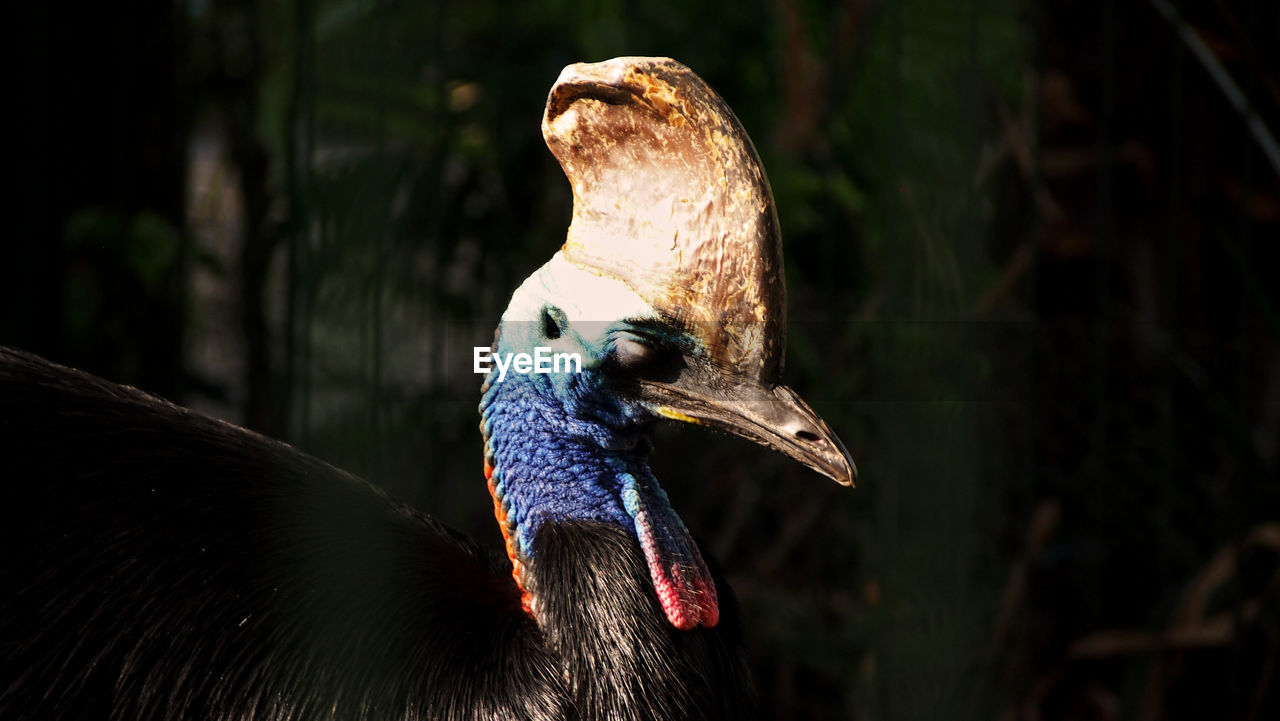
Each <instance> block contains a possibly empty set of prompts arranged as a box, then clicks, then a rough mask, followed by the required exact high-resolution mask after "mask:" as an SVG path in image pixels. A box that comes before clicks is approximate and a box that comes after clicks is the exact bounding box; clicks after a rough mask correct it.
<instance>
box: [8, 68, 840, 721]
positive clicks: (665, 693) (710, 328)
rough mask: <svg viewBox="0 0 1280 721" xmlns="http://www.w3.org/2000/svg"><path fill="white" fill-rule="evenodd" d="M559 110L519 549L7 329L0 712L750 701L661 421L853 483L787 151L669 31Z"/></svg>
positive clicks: (512, 314) (486, 417) (440, 713)
mask: <svg viewBox="0 0 1280 721" xmlns="http://www.w3.org/2000/svg"><path fill="white" fill-rule="evenodd" d="M543 133H544V135H545V137H546V140H547V143H548V145H549V146H550V148H551V150H552V152H553V153H554V154H555V156H556V157H557V158H558V159H559V161H560V163H561V164H562V166H563V167H564V170H565V173H566V175H567V176H568V178H569V180H570V182H571V184H572V186H573V195H574V215H573V221H572V225H571V226H570V228H569V231H568V238H567V241H566V242H565V244H564V246H563V247H562V248H561V249H560V251H558V252H557V253H556V254H555V255H554V256H553V257H552V259H551V260H550V261H549V262H548V263H547V264H546V265H544V266H543V267H542V268H541V269H539V270H538V271H537V272H535V273H534V274H533V275H532V276H531V277H530V278H529V279H528V280H526V281H525V282H524V283H523V284H522V285H521V286H520V288H519V289H518V290H517V291H516V292H515V294H514V296H513V297H512V299H511V303H510V306H509V307H508V308H507V310H506V312H505V313H504V314H503V316H502V319H501V322H500V326H499V329H498V333H497V334H496V336H495V341H494V345H493V356H494V358H495V359H503V358H505V359H507V360H508V361H509V360H510V359H511V358H515V357H518V354H520V353H526V354H529V355H531V356H536V355H537V353H538V351H537V349H539V348H542V349H544V351H545V352H547V353H553V354H554V353H563V354H565V357H566V358H568V357H571V356H575V355H576V357H577V359H578V360H579V363H578V364H577V365H576V366H574V365H571V364H570V363H568V362H566V363H565V364H564V365H563V366H562V367H560V368H559V370H558V371H553V372H521V370H520V366H519V364H516V365H515V366H513V365H511V364H510V363H508V365H506V366H505V373H500V372H499V371H498V370H497V368H496V367H495V369H494V371H493V372H491V373H490V374H489V375H488V377H487V380H486V381H485V383H484V386H483V391H482V401H481V406H480V408H481V415H482V419H483V420H482V423H481V430H482V433H483V437H484V473H485V476H486V478H487V480H488V486H489V490H490V491H491V493H492V495H493V500H494V510H495V513H496V515H497V518H498V522H499V524H500V527H501V530H502V533H503V536H504V538H505V539H506V552H507V553H506V555H507V556H508V558H509V564H508V561H507V560H506V559H502V558H501V556H496V557H495V556H492V555H490V554H489V553H488V552H486V550H485V549H483V548H480V547H478V546H477V545H476V544H474V543H473V542H472V541H470V540H468V539H467V538H465V537H463V536H461V535H460V534H458V533H456V532H453V531H451V530H449V529H448V528H446V527H444V526H442V525H440V524H439V523H437V522H436V521H434V520H432V519H431V518H429V517H427V516H425V515H422V514H421V513H419V512H418V511H416V510H414V509H412V508H408V507H406V506H404V505H401V504H399V503H397V502H396V501H394V500H392V499H391V498H388V497H387V496H386V495H384V494H383V493H382V492H380V491H379V490H378V489H376V488H374V487H372V486H370V485H369V484H367V483H366V482H364V481H362V480H361V479H359V478H356V477H354V476H352V475H349V474H347V473H345V472H343V471H340V470H338V469H336V468H333V467H331V466H329V465H326V464H325V463H324V462H322V461H320V460H317V459H315V458H312V457H310V456H307V455H305V454H302V453H300V452H298V451H296V450H294V449H293V448H291V447H289V446H287V445H284V444H282V443H279V442H276V441H273V440H271V439H269V438H264V437H262V436H260V435H257V434H255V433H252V432H250V431H246V430H244V429H241V428H237V427H235V426H232V425H229V424H226V423H223V422H220V421H216V420H212V419H209V418H206V417H203V416H200V415H198V414H195V413H192V412H190V411H187V410H184V409H182V408H179V407H177V406H174V405H171V404H169V403H166V402H164V401H162V400H159V399H156V398H154V397H151V396H149V395H147V394H145V393H142V392H140V391H137V390H134V389H132V388H127V387H122V386H119V385H115V384H112V383H108V382H106V381H103V380H100V379H98V378H95V377H93V376H90V375H87V374H85V373H80V372H77V371H74V370H70V369H67V368H63V367H60V366H57V365H54V364H52V363H49V362H46V361H43V360H41V359H39V358H36V357H34V356H31V355H28V354H25V353H21V352H18V351H0V487H2V488H3V502H2V503H0V534H3V543H4V545H3V549H2V552H3V557H2V559H0V651H2V652H3V653H2V654H0V659H3V660H2V661H0V663H3V667H2V668H0V718H3V719H7V720H13V719H42V720H45V719H49V720H52V719H119V720H120V721H124V720H126V719H127V720H130V721H137V720H155V721H161V720H163V721H178V720H182V719H217V720H222V719H228V720H230V719H235V720H242V721H293V720H297V719H333V720H338V719H356V720H368V721H373V720H375V719H396V720H398V721H406V720H415V719H441V720H447V719H503V720H506V719H531V720H544V719H546V720H550V719H580V720H584V721H587V720H597V719H600V720H603V719H619V720H621V719H741V718H746V717H750V716H752V715H753V714H752V706H753V701H752V699H753V693H752V690H751V682H750V679H749V674H748V671H747V669H746V667H745V663H744V659H743V652H742V648H741V646H740V627H741V620H740V619H739V617H738V613H737V611H736V609H735V606H734V602H733V599H732V596H731V595H730V592H729V589H728V588H727V587H726V586H725V584H724V582H723V580H722V579H721V578H720V576H719V575H718V574H717V573H716V571H715V568H714V566H712V565H710V564H709V563H708V560H707V558H706V557H705V556H704V555H703V553H702V552H701V551H700V550H699V548H698V546H697V544H696V543H695V542H694V541H693V538H692V536H691V534H690V532H689V530H688V529H686V527H685V525H684V523H683V522H682V521H681V520H680V518H679V517H678V516H677V515H676V513H675V511H673V510H672V508H671V505H670V503H669V502H668V500H667V496H666V494H665V493H664V492H663V490H662V488H661V487H659V485H658V482H657V480H656V479H655V478H654V476H653V474H652V473H651V472H650V470H649V465H648V461H647V458H648V455H649V453H650V451H651V447H650V443H649V441H648V439H647V436H646V432H647V430H648V429H649V428H650V427H651V426H652V424H654V423H655V422H657V421H659V420H661V419H674V420H679V421H685V422H690V423H695V424H699V425H705V426H709V427H712V428H717V429H721V430H725V431H729V432H732V433H736V434H739V435H741V436H744V437H746V438H749V439H752V440H754V441H756V442H758V443H760V444H762V445H765V446H768V447H770V448H773V449H776V450H778V451H781V452H782V453H785V454H787V455H789V456H791V457H793V458H795V459H797V460H799V461H801V462H802V463H805V464H807V465H808V466H810V467H811V468H813V469H815V470H817V471H819V472H821V473H824V474H826V475H828V476H830V477H831V478H833V479H835V480H837V481H839V482H841V483H844V484H846V485H847V484H851V483H852V481H853V478H854V467H853V464H852V461H851V460H850V459H849V455H848V453H847V451H845V449H844V447H843V446H842V445H841V444H840V442H839V440H838V439H837V438H836V437H835V435H834V434H833V433H832V432H831V430H830V429H829V428H828V427H827V425H826V424H825V423H824V422H823V421H822V420H821V419H820V418H819V417H818V416H817V415H816V414H815V413H814V412H813V411H812V410H811V409H810V408H809V407H808V406H807V405H805V403H804V402H803V401H801V400H800V399H799V397H798V396H797V395H796V394H795V393H793V392H792V391H791V390H789V389H788V388H787V387H785V386H783V385H780V384H779V376H780V373H781V359H782V349H783V281H782V260H781V246H780V243H779V235H778V227H777V221H776V218H775V213H774V207H773V199H772V196H771V194H770V191H769V188H768V183H767V180H766V179H765V175H764V171H763V169H762V167H761V165H760V162H759V159H758V157H757V156H756V153H755V151H754V149H753V148H752V147H751V144H750V141H749V140H748V139H747V137H746V135H745V133H744V132H743V130H742V128H741V126H740V125H739V124H738V122H737V120H736V119H735V118H734V117H733V115H732V113H731V112H730V111H729V109H728V108H727V107H726V106H725V105H724V103H723V101H722V100H721V99H720V98H719V97H718V96H717V95H715V93H713V92H712V91H711V90H710V89H709V88H708V87H707V85H706V84H704V83H703V82H702V81H701V80H700V79H699V78H697V77H696V76H695V75H694V74H693V73H692V72H690V71H689V70H688V69H687V68H685V67H684V66H682V65H680V64H678V63H676V62H674V61H671V60H667V59H646V58H618V59H615V60H611V61H607V62H604V63H599V64H595V65H574V66H570V67H569V68H566V69H565V71H564V72H563V74H562V75H561V77H560V79H559V81H558V82H557V83H556V85H555V86H554V87H553V89H552V91H551V93H550V97H549V99H548V103H547V109H546V115H545V118H544V121H543ZM463 360H464V361H470V358H468V359H463ZM524 367H525V369H526V370H528V364H527V363H526V364H524ZM533 370H534V371H537V370H538V368H537V367H535V368H534V369H533ZM544 370H545V369H544Z"/></svg>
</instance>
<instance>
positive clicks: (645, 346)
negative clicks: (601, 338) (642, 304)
mask: <svg viewBox="0 0 1280 721" xmlns="http://www.w3.org/2000/svg"><path fill="white" fill-rule="evenodd" d="M611 361H612V365H613V366H614V367H615V368H616V369H618V370H620V371H624V372H626V373H627V374H629V375H634V376H636V377H639V378H645V379H650V380H673V379H674V378H675V377H676V376H677V375H679V373H680V367H681V365H682V361H681V358H680V352H679V351H678V350H677V349H675V348H673V347H671V346H668V345H664V344H658V343H653V342H648V341H642V340H637V339H635V338H619V339H617V340H616V341H614V344H613V355H612V358H611Z"/></svg>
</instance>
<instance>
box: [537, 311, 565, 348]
mask: <svg viewBox="0 0 1280 721" xmlns="http://www.w3.org/2000/svg"><path fill="white" fill-rule="evenodd" d="M568 322H569V319H568V318H567V317H566V316H565V314H564V311H562V310H560V309H559V308H555V307H552V306H547V307H545V308H543V309H542V335H543V336H544V337H545V338H546V339H547V340H555V339H556V338H559V337H560V334H561V333H563V332H564V326H565V325H566V324H567V323H568Z"/></svg>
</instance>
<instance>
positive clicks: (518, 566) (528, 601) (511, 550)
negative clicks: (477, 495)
mask: <svg viewBox="0 0 1280 721" xmlns="http://www.w3.org/2000/svg"><path fill="white" fill-rule="evenodd" d="M484 480H485V483H486V484H487V485H488V486H489V497H490V498H492V499H493V517H494V518H496V519H497V520H498V530H500V531H502V541H503V544H504V545H506V547H507V558H508V559H510V560H511V577H512V578H513V579H515V582H516V587H517V588H519V589H520V606H521V607H522V608H523V609H524V612H525V613H527V614H529V616H531V617H532V616H533V594H531V593H529V591H528V590H527V589H525V587H524V582H523V581H522V580H521V579H522V577H523V576H524V564H523V563H521V562H520V559H519V558H517V557H516V539H515V538H514V537H513V536H512V535H511V527H510V526H509V525H507V511H506V509H505V508H503V507H502V501H501V500H499V499H498V494H497V493H496V490H495V487H494V481H493V465H492V464H490V463H489V461H488V459H485V462H484Z"/></svg>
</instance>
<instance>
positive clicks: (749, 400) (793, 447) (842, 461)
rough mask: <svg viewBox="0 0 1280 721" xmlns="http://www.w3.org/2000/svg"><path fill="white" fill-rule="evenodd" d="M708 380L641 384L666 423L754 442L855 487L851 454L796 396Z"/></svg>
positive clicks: (687, 377) (689, 375)
mask: <svg viewBox="0 0 1280 721" xmlns="http://www.w3.org/2000/svg"><path fill="white" fill-rule="evenodd" d="M712 373H714V371H712ZM704 375H705V374H704V373H697V372H690V371H689V370H688V369H686V371H685V372H684V373H681V374H680V376H679V377H678V378H676V379H673V380H672V381H671V382H661V381H641V382H640V386H641V395H642V397H643V398H644V399H645V401H646V402H647V403H648V405H649V407H650V408H652V409H653V410H654V412H656V413H658V414H659V415H661V416H663V417H664V418H670V419H672V420H678V421H684V422H686V423H694V424H697V425H703V426H708V427H710V428H717V429H719V430H722V431H727V432H729V433H732V434H734V435H736V436H740V437H742V438H746V439H748V440H751V441H754V442H756V443H759V444H760V445H762V446H764V447H766V448H772V449H773V450H775V451H778V452H779V453H782V454H783V455H786V456H788V457H790V458H792V459H794V460H797V461H799V462H801V463H803V464H804V465H806V466H808V467H809V468H812V469H813V470H815V471H817V472H818V473H821V474H822V475H824V476H826V477H828V478H830V479H831V480H833V481H835V482H836V483H839V484H840V485H842V486H852V485H853V484H854V482H855V481H857V479H858V467H857V466H856V465H855V464H854V462H853V458H852V457H851V456H850V455H849V451H848V449H846V448H845V447H844V444H843V443H841V442H840V438H839V437H837V436H836V434H835V432H834V431H832V430H831V427H830V426H828V425H827V423H826V421H824V420H822V418H821V417H820V416H819V415H818V414H817V413H816V412H814V410H813V409H812V408H810V407H809V404H807V403H805V402H804V400H803V399H801V398H800V396H799V395H798V394H797V393H796V392H795V391H793V390H791V389H790V388H788V387H787V386H784V385H776V386H773V387H765V386H762V385H759V384H756V383H752V382H745V383H742V384H740V385H734V386H729V387H725V386H724V385H723V383H707V382H698V381H699V380H700V379H699V378H698V377H699V376H704ZM708 380H709V379H708ZM721 380H722V381H723V378H721Z"/></svg>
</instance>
